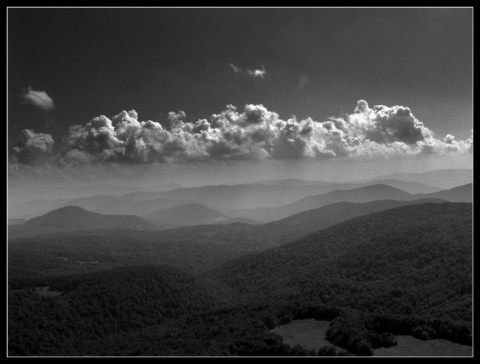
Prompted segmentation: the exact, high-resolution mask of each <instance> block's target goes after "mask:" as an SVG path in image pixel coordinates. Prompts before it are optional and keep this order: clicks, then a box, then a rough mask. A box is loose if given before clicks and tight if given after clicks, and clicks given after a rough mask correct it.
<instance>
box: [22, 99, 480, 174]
mask: <svg viewBox="0 0 480 364" xmlns="http://www.w3.org/2000/svg"><path fill="white" fill-rule="evenodd" d="M167 124H168V125H167V126H165V127H164V126H162V125H161V124H160V123H157V122H154V121H151V120H148V121H140V120H139V117H138V114H137V112H136V111H134V110H132V111H128V112H127V111H122V112H121V113H119V114H118V115H115V116H114V117H113V118H111V119H110V118H108V117H106V116H104V115H101V116H98V117H95V118H93V119H92V120H90V121H89V122H88V123H86V124H85V125H76V126H72V127H70V129H69V131H68V134H67V135H66V136H65V137H64V139H63V145H64V148H63V149H62V150H61V152H60V153H59V154H58V155H57V156H56V160H57V161H58V162H60V163H61V164H62V165H71V164H92V163H109V162H113V163H130V164H145V163H155V162H158V163H188V162H203V161H228V160H262V159H275V160H286V159H290V160H291V159H305V158H317V159H322V158H323V159H327V158H337V157H346V158H376V157H385V156H386V157H389V156H399V155H401V156H415V155H421V154H445V153H470V152H472V151H473V134H472V137H470V138H468V139H467V140H463V141H457V140H455V137H454V136H453V135H450V134H448V135H447V136H446V137H445V138H444V139H443V140H440V139H438V138H436V137H435V136H434V134H433V132H432V131H431V130H430V129H428V128H427V127H426V126H425V125H424V124H423V123H422V122H420V121H418V120H417V119H416V118H415V117H414V116H413V114H412V112H411V110H410V109H409V108H408V107H404V106H392V107H387V106H384V105H376V106H374V107H373V108H370V107H369V105H368V104H367V102H366V101H364V100H360V101H358V103H357V106H356V108H355V111H354V113H352V114H350V115H347V116H345V117H342V118H330V119H329V120H327V121H323V122H318V121H314V120H312V119H311V118H306V119H304V120H297V118H296V117H292V118H290V119H287V120H283V119H281V118H280V116H279V115H278V114H277V113H275V112H273V111H269V110H267V108H265V107H264V106H263V105H253V104H248V105H246V106H245V107H244V108H243V110H241V111H239V110H237V108H236V107H234V106H232V105H228V106H227V107H226V109H225V110H223V111H222V112H220V113H219V114H213V115H211V116H210V118H208V119H200V120H197V121H196V122H189V121H187V120H186V114H185V112H183V111H179V112H177V113H175V112H170V113H169V115H168V118H167ZM22 133H23V139H22V140H23V142H22V143H20V144H19V145H18V146H16V147H14V153H15V154H16V155H17V159H18V162H20V163H32V162H34V161H35V158H33V154H34V153H33V152H35V153H36V154H42V153H48V152H50V150H51V146H52V144H53V139H52V138H51V136H50V135H48V134H41V133H38V134H36V133H34V132H33V131H31V130H24V131H23V132H22Z"/></svg>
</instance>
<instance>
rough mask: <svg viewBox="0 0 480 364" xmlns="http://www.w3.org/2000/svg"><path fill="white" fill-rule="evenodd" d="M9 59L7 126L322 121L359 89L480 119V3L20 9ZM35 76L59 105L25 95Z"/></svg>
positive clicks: (452, 129) (450, 118)
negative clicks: (479, 77)
mask: <svg viewBox="0 0 480 364" xmlns="http://www.w3.org/2000/svg"><path fill="white" fill-rule="evenodd" d="M8 62H9V63H8V93H9V95H8V96H9V104H8V106H9V110H8V111H9V114H8V115H9V126H10V128H9V130H10V134H11V133H14V132H18V131H20V130H21V129H24V128H33V129H34V130H35V131H37V132H48V133H50V134H52V135H53V136H54V138H55V139H56V140H57V139H58V138H59V137H61V136H62V135H64V134H65V131H66V129H67V127H68V126H71V125H76V124H84V123H85V122H87V121H88V120H90V119H91V118H93V117H95V116H98V115H100V114H104V115H106V116H108V117H112V116H113V115H115V114H118V113H119V112H120V111H122V110H131V109H135V110H136V111H137V112H138V113H139V118H140V119H141V120H148V119H151V120H154V121H161V122H163V121H164V119H165V117H166V115H167V114H168V112H169V111H178V110H183V111H185V112H186V114H187V119H188V120H192V121H195V120H197V119H199V118H208V117H209V116H210V115H211V114H213V113H218V112H220V111H221V110H224V108H225V106H226V105H228V104H233V105H235V106H237V107H239V108H242V107H243V106H244V105H245V104H247V103H253V104H263V105H264V106H265V107H267V108H268V109H269V110H272V111H275V112H277V113H279V114H280V116H281V117H283V118H288V117H290V116H291V115H292V114H295V115H297V116H298V117H300V118H302V117H306V116H311V117H312V118H314V119H315V120H319V121H322V120H325V119H326V118H327V117H329V116H334V115H335V116H336V115H340V113H341V112H348V113H351V112H353V109H354V108H355V105H356V102H357V101H358V100H360V99H364V100H366V101H367V102H368V103H369V104H370V105H376V104H383V105H387V106H393V105H404V106H408V107H410V108H411V109H412V112H413V113H414V115H415V116H416V117H417V118H418V119H419V120H420V121H422V122H424V123H425V125H426V126H427V127H429V128H430V129H432V130H433V131H434V132H436V133H437V134H439V136H442V137H443V136H444V135H445V134H447V133H452V134H454V135H456V136H457V137H458V138H462V139H463V138H465V137H468V136H469V135H470V130H471V129H472V77H473V76H472V9H322V8H313V9H16V8H14V9H12V8H10V9H9V10H8ZM230 63H232V64H234V65H236V66H237V67H240V68H241V69H242V70H243V71H245V70H246V69H251V70H255V69H262V66H263V67H264V69H265V70H266V72H267V74H266V77H265V78H253V77H248V76H246V75H244V73H238V74H236V73H234V72H233V69H232V68H231V67H230V66H229V64H230ZM302 75H304V76H302ZM301 77H302V78H303V80H304V82H303V86H304V87H303V88H301V87H299V80H300V79H301ZM307 79H308V81H306V80H307ZM29 86H31V87H32V89H34V90H40V91H46V92H47V93H48V95H49V96H50V97H51V98H52V99H53V100H54V102H55V109H54V110H51V111H49V112H45V111H42V112H40V111H38V110H35V109H32V108H28V107H26V105H24V104H22V103H21V102H20V101H19V95H20V93H21V92H22V89H25V88H27V87H29Z"/></svg>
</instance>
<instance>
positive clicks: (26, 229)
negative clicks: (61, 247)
mask: <svg viewBox="0 0 480 364" xmlns="http://www.w3.org/2000/svg"><path fill="white" fill-rule="evenodd" d="M100 229H130V230H154V229H156V227H155V226H154V225H153V224H151V223H149V222H147V221H145V220H143V219H142V218H140V217H139V216H135V215H102V214H98V213H95V212H90V211H87V210H85V209H83V208H81V207H77V206H66V207H62V208H59V209H56V210H54V211H51V212H49V213H47V214H45V215H42V216H38V217H35V218H33V219H30V220H28V221H27V222H26V223H25V224H23V225H21V226H18V228H17V226H11V227H10V228H9V236H10V237H11V238H14V237H19V236H32V235H40V234H46V233H56V232H66V231H79V230H100Z"/></svg>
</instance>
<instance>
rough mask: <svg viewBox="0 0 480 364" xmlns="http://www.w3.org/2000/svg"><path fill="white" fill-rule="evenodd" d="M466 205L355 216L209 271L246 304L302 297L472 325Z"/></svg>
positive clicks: (469, 213) (469, 225) (469, 220)
mask: <svg viewBox="0 0 480 364" xmlns="http://www.w3.org/2000/svg"><path fill="white" fill-rule="evenodd" d="M471 264H472V205H471V204H467V203H441V204H420V205H409V206H403V207H398V208H395V209H391V210H387V211H383V212H377V213H373V214H370V215H367V216H362V217H358V218H355V219H352V220H349V221H346V222H343V223H340V224H337V225H335V226H333V227H330V228H327V229H324V230H321V231H318V232H316V233H313V234H311V235H308V236H306V237H304V238H301V239H299V240H297V241H295V242H292V243H289V244H286V245H284V246H281V247H278V248H275V249H269V250H267V251H265V252H262V253H259V254H255V255H249V256H245V257H240V258H238V259H235V260H232V261H230V262H227V263H225V264H224V265H222V266H221V267H220V268H218V269H216V270H214V271H212V272H210V273H209V276H211V277H215V279H218V280H220V281H222V282H223V283H225V284H227V285H229V286H231V287H234V288H235V289H237V290H238V292H240V293H241V294H242V295H243V296H244V297H245V300H246V301H249V300H251V299H255V300H256V301H257V302H258V301H260V300H264V301H265V302H278V301H282V300H286V301H288V300H291V299H292V298H295V297H297V298H302V299H305V300H311V301H312V302H321V303H324V304H329V305H335V306H343V307H350V308H355V309H359V310H366V311H368V312H389V313H398V314H411V313H421V314H431V315H434V316H438V315H440V316H442V317H443V316H444V317H448V318H451V319H459V320H465V321H470V320H471V293H472V291H471V289H472V281H471V279H472V266H471Z"/></svg>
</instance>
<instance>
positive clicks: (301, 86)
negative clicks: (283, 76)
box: [297, 74, 308, 90]
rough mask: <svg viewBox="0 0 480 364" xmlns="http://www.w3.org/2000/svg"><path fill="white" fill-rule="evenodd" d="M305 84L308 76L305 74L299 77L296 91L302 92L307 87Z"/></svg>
mask: <svg viewBox="0 0 480 364" xmlns="http://www.w3.org/2000/svg"><path fill="white" fill-rule="evenodd" d="M307 83H308V76H307V75H305V74H302V75H301V76H300V79H299V80H298V84H297V87H298V89H299V90H303V89H304V88H305V86H306V85H307Z"/></svg>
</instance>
